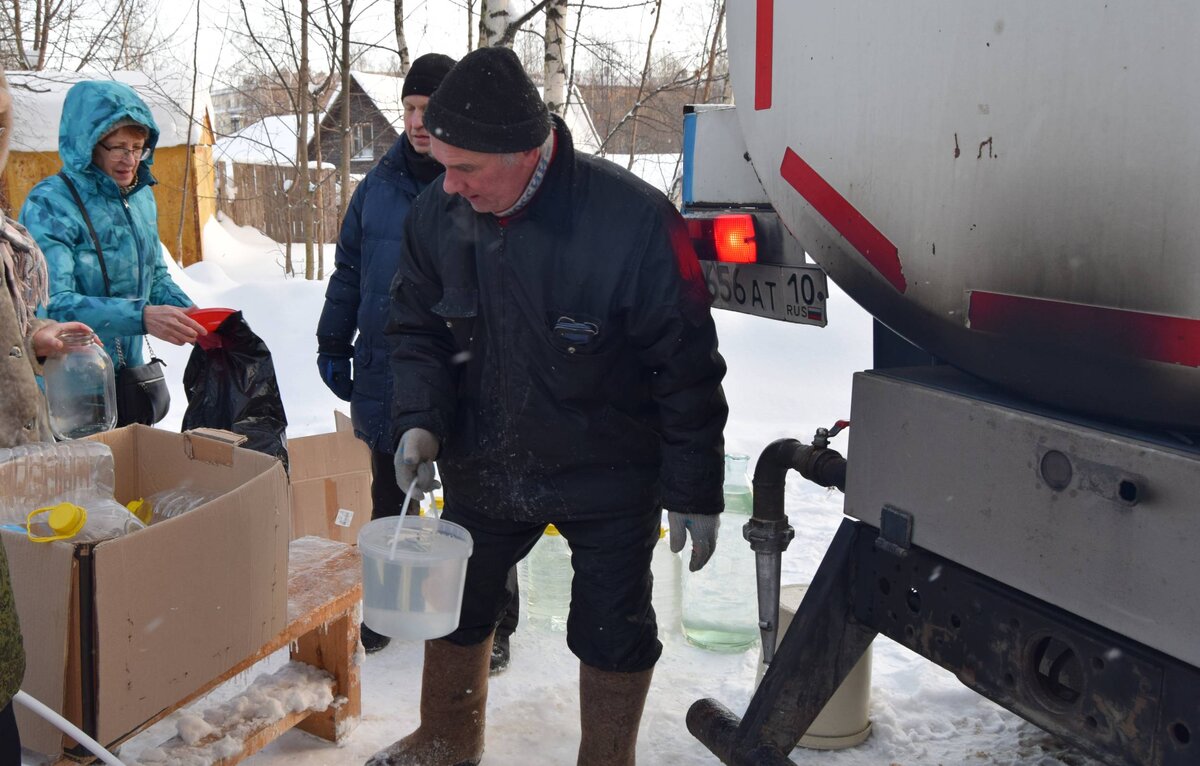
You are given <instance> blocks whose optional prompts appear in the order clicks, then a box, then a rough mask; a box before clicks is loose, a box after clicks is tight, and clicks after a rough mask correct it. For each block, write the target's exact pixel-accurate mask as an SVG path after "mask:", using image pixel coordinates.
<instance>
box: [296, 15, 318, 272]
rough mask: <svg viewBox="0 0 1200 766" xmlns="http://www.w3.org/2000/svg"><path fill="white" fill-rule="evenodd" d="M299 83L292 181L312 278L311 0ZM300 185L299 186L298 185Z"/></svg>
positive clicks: (303, 23)
mask: <svg viewBox="0 0 1200 766" xmlns="http://www.w3.org/2000/svg"><path fill="white" fill-rule="evenodd" d="M297 80H298V82H297V84H296V96H297V98H296V103H297V105H298V106H299V107H300V108H299V109H297V110H296V118H297V122H298V127H299V129H298V130H297V131H296V165H297V168H296V183H294V184H292V188H291V191H292V193H293V195H292V199H293V201H294V200H295V198H296V197H297V196H298V197H299V198H300V201H301V202H302V203H304V207H305V212H306V213H307V214H306V215H302V216H301V217H300V230H301V233H302V234H303V235H304V278H305V279H313V278H314V277H315V276H316V263H315V262H314V258H313V232H312V229H313V227H312V215H311V212H310V211H311V208H312V206H311V205H310V204H308V201H309V200H310V198H311V190H310V189H309V181H308V170H309V168H308V113H309V111H310V109H309V104H310V103H311V102H312V94H311V93H310V92H309V87H308V80H309V72H308V0H300V68H299V77H298V78H297ZM297 187H299V188H297Z"/></svg>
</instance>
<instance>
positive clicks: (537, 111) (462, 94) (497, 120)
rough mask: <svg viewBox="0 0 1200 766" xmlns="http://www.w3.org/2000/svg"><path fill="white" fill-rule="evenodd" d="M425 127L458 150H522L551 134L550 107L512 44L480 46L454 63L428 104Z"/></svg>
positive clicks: (504, 151)
mask: <svg viewBox="0 0 1200 766" xmlns="http://www.w3.org/2000/svg"><path fill="white" fill-rule="evenodd" d="M425 129H426V130H428V131H429V134H430V135H431V136H433V137H434V138H436V139H437V140H439V141H444V142H445V143H447V144H450V145H451V146H455V147H458V148H459V149H467V150H469V151H473V152H487V153H489V154H507V153H509V152H523V151H526V150H527V149H533V148H534V147H537V146H541V145H542V143H543V142H544V141H545V140H546V137H547V136H548V135H550V111H549V110H548V109H547V108H546V103H545V102H544V101H542V97H541V95H540V94H538V90H537V88H536V87H535V86H534V84H533V82H532V81H531V80H530V79H529V75H527V74H525V70H524V69H523V68H522V67H521V61H520V59H518V58H517V54H515V53H513V52H512V51H511V50H509V49H508V48H500V47H497V48H480V49H478V50H474V51H471V52H470V53H468V54H467V55H465V56H463V57H462V60H461V61H459V62H458V63H457V64H455V65H454V68H453V69H451V70H450V73H449V74H447V75H446V78H445V79H444V80H442V84H441V86H439V87H438V89H437V92H436V93H434V94H433V95H432V96H430V98H429V104H428V106H426V107H425Z"/></svg>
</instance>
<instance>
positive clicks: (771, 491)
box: [742, 423, 846, 665]
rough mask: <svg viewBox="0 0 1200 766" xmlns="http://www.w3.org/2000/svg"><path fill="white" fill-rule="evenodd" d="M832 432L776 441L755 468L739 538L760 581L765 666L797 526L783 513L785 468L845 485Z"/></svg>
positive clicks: (772, 649)
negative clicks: (749, 508)
mask: <svg viewBox="0 0 1200 766" xmlns="http://www.w3.org/2000/svg"><path fill="white" fill-rule="evenodd" d="M843 427H844V426H843V425H842V423H839V424H838V425H836V426H835V427H834V428H833V429H832V431H829V430H826V429H820V430H819V431H817V436H816V438H814V439H813V442H814V443H813V444H803V443H801V442H800V441H798V440H796V439H777V440H775V441H773V442H771V443H770V444H768V445H767V447H766V449H764V450H763V451H762V453H761V454H760V455H759V456H758V462H757V463H756V464H755V466H754V515H753V516H752V517H751V518H750V521H748V522H746V524H745V526H743V527H742V536H743V537H745V538H746V540H747V541H748V542H749V543H750V547H751V549H753V550H754V554H755V555H754V569H755V578H756V579H757V581H758V630H759V633H760V635H761V637H762V653H763V664H765V665H769V664H771V660H772V659H773V658H774V657H775V640H776V636H777V635H778V632H779V580H780V575H781V572H782V560H783V557H782V554H783V552H784V551H785V550H787V547H788V545H789V544H790V543H791V541H792V538H793V537H795V534H796V533H795V530H794V529H792V527H791V525H790V524H788V519H787V514H785V513H784V511H783V495H784V487H785V485H786V483H787V472H788V471H789V470H795V471H797V472H799V474H800V475H801V476H803V477H804V478H806V479H808V480H809V481H812V482H815V483H816V484H819V485H820V486H822V487H837V488H838V489H841V490H843V491H844V490H845V488H846V459H845V458H844V457H842V456H841V455H840V454H838V452H837V451H836V450H831V449H829V448H828V447H827V446H825V445H827V444H828V443H829V440H828V437H829V436H831V435H832V434H836V433H837V432H838V431H840V430H841V429H842V428H843Z"/></svg>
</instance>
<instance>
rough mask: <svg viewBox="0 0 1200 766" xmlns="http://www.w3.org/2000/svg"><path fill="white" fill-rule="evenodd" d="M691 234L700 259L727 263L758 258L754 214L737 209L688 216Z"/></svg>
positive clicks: (754, 261) (743, 261)
mask: <svg viewBox="0 0 1200 766" xmlns="http://www.w3.org/2000/svg"><path fill="white" fill-rule="evenodd" d="M688 234H689V235H690V236H691V238H692V245H693V246H694V247H695V248H696V255H698V256H699V257H700V259H701V260H708V261H723V262H725V263H756V262H757V261H758V244H757V240H756V238H755V236H754V216H751V215H747V214H744V213H738V214H730V215H719V216H716V217H715V218H689V219H688Z"/></svg>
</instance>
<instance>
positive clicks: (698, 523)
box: [667, 511, 721, 572]
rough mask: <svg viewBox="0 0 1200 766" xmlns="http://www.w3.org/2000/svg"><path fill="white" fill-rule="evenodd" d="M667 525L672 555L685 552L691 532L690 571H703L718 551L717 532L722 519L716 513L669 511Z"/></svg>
mask: <svg viewBox="0 0 1200 766" xmlns="http://www.w3.org/2000/svg"><path fill="white" fill-rule="evenodd" d="M667 525H668V526H670V528H671V553H679V552H680V551H682V550H683V542H684V540H686V539H687V535H688V530H690V531H691V535H692V560H691V561H690V562H689V563H688V570H690V571H692V572H697V571H699V570H700V569H702V568H703V567H704V565H705V564H707V563H708V560H709V559H710V558H712V555H713V551H715V550H716V549H717V530H718V529H720V527H721V517H720V516H719V515H717V514H715V513H714V514H701V513H676V512H675V511H667Z"/></svg>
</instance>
